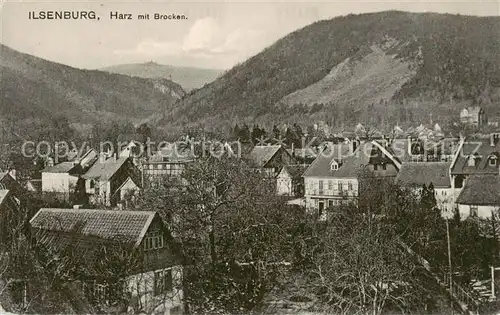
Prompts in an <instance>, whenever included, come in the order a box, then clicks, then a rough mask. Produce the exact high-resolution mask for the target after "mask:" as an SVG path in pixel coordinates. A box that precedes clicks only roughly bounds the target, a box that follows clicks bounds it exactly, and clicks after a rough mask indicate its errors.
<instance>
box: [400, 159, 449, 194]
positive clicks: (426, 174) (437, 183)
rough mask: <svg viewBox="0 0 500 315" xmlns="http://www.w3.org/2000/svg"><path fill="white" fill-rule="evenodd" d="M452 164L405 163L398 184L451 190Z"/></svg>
mask: <svg viewBox="0 0 500 315" xmlns="http://www.w3.org/2000/svg"><path fill="white" fill-rule="evenodd" d="M450 165H451V162H425V163H424V162H406V163H403V164H402V166H401V169H400V170H399V173H398V175H397V176H396V182H397V183H399V184H403V185H415V186H420V187H421V186H423V185H424V184H425V185H429V184H430V183H432V185H433V186H434V187H435V188H449V187H451V181H450Z"/></svg>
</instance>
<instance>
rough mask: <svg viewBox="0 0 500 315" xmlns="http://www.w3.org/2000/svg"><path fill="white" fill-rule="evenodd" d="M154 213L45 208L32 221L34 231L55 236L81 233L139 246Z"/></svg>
mask: <svg viewBox="0 0 500 315" xmlns="http://www.w3.org/2000/svg"><path fill="white" fill-rule="evenodd" d="M155 215H156V212H154V211H123V210H100V209H97V210H96V209H55V208H42V209H40V210H39V211H38V212H37V213H36V214H35V216H34V217H33V218H32V219H31V220H30V224H31V226H32V227H33V228H38V229H43V230H49V231H52V232H71V231H73V230H74V229H75V228H77V227H78V226H79V225H80V224H83V227H82V228H81V230H79V231H78V232H79V233H80V234H82V235H85V236H94V237H99V238H102V239H107V240H116V239H117V238H118V239H119V240H122V241H126V242H135V244H136V245H137V244H139V243H140V242H141V241H142V238H143V237H144V235H145V233H146V232H147V230H148V228H149V225H150V224H151V222H152V221H153V218H154V217H155Z"/></svg>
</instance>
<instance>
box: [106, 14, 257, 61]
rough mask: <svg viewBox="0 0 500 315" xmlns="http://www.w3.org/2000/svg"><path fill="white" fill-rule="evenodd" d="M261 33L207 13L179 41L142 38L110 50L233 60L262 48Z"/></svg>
mask: <svg viewBox="0 0 500 315" xmlns="http://www.w3.org/2000/svg"><path fill="white" fill-rule="evenodd" d="M264 35H265V34H264V32H262V31H257V30H251V29H242V28H236V29H234V28H232V29H231V28H229V27H227V28H222V27H221V26H220V25H219V24H218V23H217V21H216V20H215V19H214V18H211V17H207V18H203V19H199V20H197V21H196V22H195V23H194V24H193V25H192V26H191V28H190V29H189V31H188V32H187V34H186V35H185V36H184V37H183V38H181V40H180V41H170V42H158V41H154V40H151V39H146V40H143V41H142V42H140V43H138V44H137V46H136V47H135V48H133V49H131V50H115V51H114V53H115V54H116V55H134V56H147V57H154V56H157V57H160V56H179V57H182V56H185V57H190V58H191V57H197V58H208V59H210V58H217V57H222V56H226V57H229V58H230V59H235V60H237V59H241V58H244V57H248V56H249V54H252V53H255V50H256V49H262V48H264V47H260V46H259V45H258V43H259V42H260V43H263V41H262V40H263V39H264ZM221 55H222V56H221ZM237 61H240V60H237Z"/></svg>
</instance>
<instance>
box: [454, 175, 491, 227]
mask: <svg viewBox="0 0 500 315" xmlns="http://www.w3.org/2000/svg"><path fill="white" fill-rule="evenodd" d="M456 203H457V205H458V211H459V214H460V219H461V220H464V219H466V218H468V217H480V218H489V217H491V214H492V213H493V212H495V211H498V210H500V175H492V174H488V175H472V176H470V177H469V178H468V179H467V181H466V182H465V185H464V187H463V189H462V191H461V192H460V195H459V196H458V198H457V202H456Z"/></svg>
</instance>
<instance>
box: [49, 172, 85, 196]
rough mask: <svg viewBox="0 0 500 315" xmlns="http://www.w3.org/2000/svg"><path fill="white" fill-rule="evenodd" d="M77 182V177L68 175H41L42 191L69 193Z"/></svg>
mask: <svg viewBox="0 0 500 315" xmlns="http://www.w3.org/2000/svg"><path fill="white" fill-rule="evenodd" d="M77 181H78V177H76V176H71V175H69V174H68V173H42V191H44V192H61V193H70V192H71V191H72V190H73V189H74V188H75V186H76V182H77Z"/></svg>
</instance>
